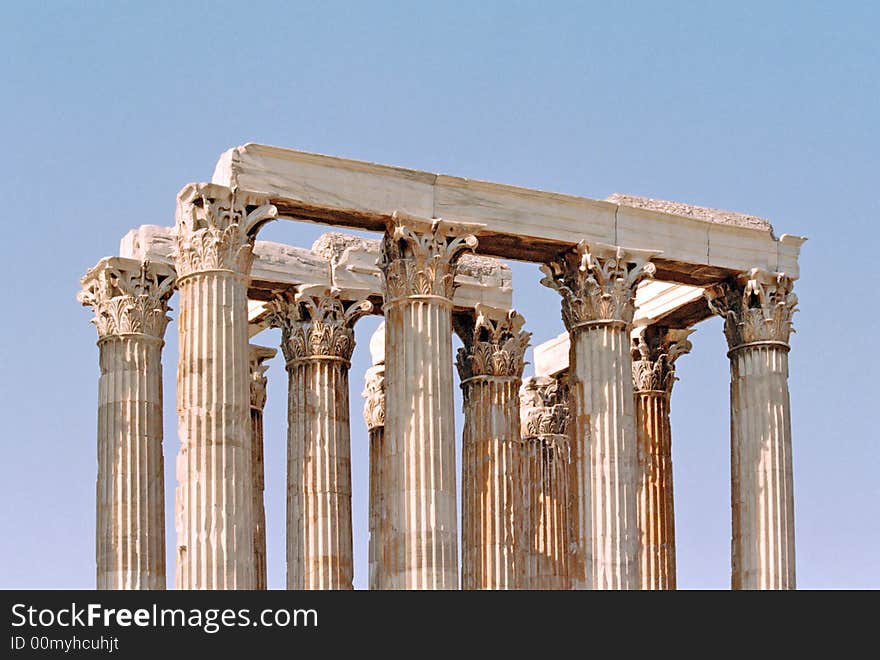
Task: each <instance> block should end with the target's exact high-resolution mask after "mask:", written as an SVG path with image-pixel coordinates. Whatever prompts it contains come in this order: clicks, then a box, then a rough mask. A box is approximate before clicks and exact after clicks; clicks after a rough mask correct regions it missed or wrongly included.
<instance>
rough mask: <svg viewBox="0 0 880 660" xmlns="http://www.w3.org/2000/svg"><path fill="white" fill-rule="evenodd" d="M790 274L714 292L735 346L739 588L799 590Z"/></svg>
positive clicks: (735, 561)
mask: <svg viewBox="0 0 880 660" xmlns="http://www.w3.org/2000/svg"><path fill="white" fill-rule="evenodd" d="M793 284H794V283H793V281H792V279H791V278H789V277H786V276H785V275H784V274H778V273H769V272H766V271H762V270H758V269H753V270H752V271H750V272H749V273H748V274H745V275H743V276H742V277H740V278H739V280H738V281H737V282H736V284H735V285H731V286H727V285H722V286H720V287H718V288H716V289H715V290H714V291H711V292H709V294H708V297H709V306H710V308H711V309H712V310H713V311H714V312H715V313H717V314H719V315H720V316H722V317H723V318H724V334H725V335H726V337H727V343H728V346H729V347H730V351H729V352H728V354H727V355H728V357H729V358H730V443H731V446H730V457H731V460H730V467H731V506H732V510H733V534H732V540H731V563H732V571H731V572H732V580H731V582H732V586H733V588H734V589H794V588H795V551H794V483H793V476H792V459H791V407H790V402H789V394H788V351H789V344H788V340H789V336H790V334H791V332H792V327H791V320H792V315H793V314H794V312H795V311H796V309H797V297H796V296H795V295H794V293H793V292H792V288H793Z"/></svg>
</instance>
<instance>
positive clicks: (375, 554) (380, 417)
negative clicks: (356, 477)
mask: <svg viewBox="0 0 880 660" xmlns="http://www.w3.org/2000/svg"><path fill="white" fill-rule="evenodd" d="M363 395H364V399H365V402H364V422H365V423H366V425H367V432H368V433H369V435H370V504H369V510H370V512H369V524H370V548H369V563H370V581H369V586H370V589H372V590H376V589H384V588H385V576H384V574H383V568H384V562H383V561H382V548H383V547H384V543H383V540H382V539H383V536H384V535H383V528H384V525H385V523H386V522H387V515H386V513H385V507H384V501H385V483H384V481H383V479H382V475H383V472H384V470H383V469H382V468H383V464H382V439H383V436H384V435H385V365H384V364H378V365H373V366H372V367H370V368H369V369H368V370H367V374H366V384H365V387H364V393H363Z"/></svg>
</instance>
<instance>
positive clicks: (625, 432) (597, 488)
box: [571, 324, 640, 589]
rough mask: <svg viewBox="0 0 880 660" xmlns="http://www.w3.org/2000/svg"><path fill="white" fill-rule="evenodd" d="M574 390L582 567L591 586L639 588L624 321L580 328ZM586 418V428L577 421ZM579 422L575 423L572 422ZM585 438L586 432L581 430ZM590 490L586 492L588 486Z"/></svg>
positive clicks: (574, 346) (631, 404) (633, 441)
mask: <svg viewBox="0 0 880 660" xmlns="http://www.w3.org/2000/svg"><path fill="white" fill-rule="evenodd" d="M571 368H572V374H573V376H574V377H573V378H572V388H573V391H574V392H575V393H576V394H575V398H576V399H577V404H576V410H577V417H576V419H575V442H577V443H578V444H579V446H588V447H589V449H588V452H589V454H587V453H586V452H579V453H578V456H577V459H578V462H579V464H578V468H577V471H578V474H579V475H583V478H582V479H581V480H580V481H579V484H578V485H579V487H580V488H581V489H582V491H581V493H580V494H579V501H580V502H584V500H585V498H586V497H587V492H589V497H590V499H591V500H592V502H593V506H592V507H590V508H591V511H590V513H589V516H588V514H587V510H588V507H587V506H583V508H582V509H581V511H582V514H581V518H580V526H581V534H582V535H583V534H584V532H585V531H586V529H587V525H590V526H591V536H592V548H591V549H590V550H588V551H587V553H586V559H585V562H584V563H585V565H586V566H589V565H590V562H591V560H592V565H593V587H594V588H595V589H637V588H638V587H639V582H640V581H639V570H638V563H637V561H638V560H637V557H638V547H639V546H638V543H639V533H638V521H637V504H636V495H637V491H638V472H637V461H638V458H637V449H636V434H635V419H634V410H633V408H634V402H633V390H632V375H631V370H632V367H631V362H630V355H629V332H628V331H627V329H626V327H625V326H624V325H622V324H603V325H598V326H586V327H584V328H582V329H581V330H580V331H579V332H576V333H575V334H574V339H573V341H572V355H571ZM583 415H587V416H588V417H589V422H588V424H589V426H588V427H587V426H586V425H585V424H579V423H578V422H579V421H581V422H583V421H584V420H583V417H582V416H583ZM578 418H580V419H578ZM587 429H589V430H588V432H587V433H584V431H585V430H587ZM587 488H589V491H587V490H586V489H587Z"/></svg>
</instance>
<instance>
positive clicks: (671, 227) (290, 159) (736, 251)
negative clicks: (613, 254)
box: [212, 144, 805, 285]
mask: <svg viewBox="0 0 880 660" xmlns="http://www.w3.org/2000/svg"><path fill="white" fill-rule="evenodd" d="M212 181H213V182H214V183H217V184H221V185H224V186H230V187H238V188H241V189H245V190H249V191H253V192H257V193H260V194H263V195H266V196H267V197H268V199H269V200H270V201H271V203H272V204H274V205H275V206H276V207H277V209H278V212H279V216H281V217H286V218H289V219H294V220H306V221H310V222H317V223H321V224H329V225H336V226H342V227H351V228H354V229H365V230H369V231H375V232H382V231H384V230H385V227H386V225H387V223H388V221H389V220H390V219H391V216H392V214H393V213H394V212H398V213H406V214H411V215H413V216H417V217H421V218H443V219H444V220H447V221H450V222H459V223H470V224H479V225H481V228H480V229H479V230H478V231H476V232H475V233H476V236H477V239H478V241H479V245H478V247H477V252H478V253H480V254H486V255H489V256H496V257H503V258H508V259H518V260H523V261H533V262H546V261H548V260H550V259H553V258H554V257H556V256H557V255H558V254H559V253H560V252H561V251H563V250H565V249H568V248H570V247H572V246H574V245H575V244H576V243H577V242H578V241H580V240H586V241H588V242H589V243H593V242H596V243H604V244H609V245H620V246H623V247H626V248H630V249H643V250H651V251H653V252H655V253H660V254H658V255H657V256H656V257H655V258H654V259H653V260H652V262H653V263H654V264H655V266H656V268H657V273H656V278H657V279H660V280H668V281H671V282H680V283H684V284H696V285H706V284H711V283H714V282H719V281H722V280H724V279H726V278H728V277H729V276H731V275H736V274H738V273H740V272H742V271H747V270H749V269H750V268H754V267H756V266H757V267H759V268H763V269H766V270H769V271H773V272H784V273H786V275H788V276H789V277H792V278H797V277H798V274H799V273H798V264H797V258H798V254H799V252H800V247H801V245H802V243H803V241H804V240H805V239H804V238H803V237H800V236H793V235H789V234H783V235H782V236H781V237H779V238H777V237H776V236H775V234H774V233H773V228H772V226H771V225H770V223H769V222H768V221H766V220H764V219H762V218H757V217H755V216H749V215H744V214H739V213H733V212H729V211H719V210H716V209H708V208H703V207H696V206H691V205H686V204H679V203H676V202H665V201H660V200H651V199H646V198H641V197H633V196H626V195H619V194H615V195H612V196H611V197H609V198H608V199H606V200H595V199H588V198H585V197H576V196H572V195H563V194H559V193H553V192H545V191H541V190H531V189H527V188H519V187H515V186H509V185H503V184H498V183H489V182H485V181H476V180H473V179H466V178H462V177H455V176H447V175H443V174H435V173H431V172H421V171H416V170H409V169H404V168H400V167H390V166H387V165H377V164H375V163H367V162H362V161H356V160H350V159H346V158H337V157H334V156H324V155H319V154H312V153H305V152H301V151H296V150H293V149H282V148H279V147H271V146H266V145H260V144H245V145H243V146H239V147H235V148H233V149H229V150H228V151H226V152H225V153H224V154H223V155H222V156H221V157H220V159H219V161H218V162H217V165H216V168H215V170H214V175H213V178H212Z"/></svg>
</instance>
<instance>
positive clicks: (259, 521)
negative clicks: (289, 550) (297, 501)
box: [248, 344, 278, 590]
mask: <svg viewBox="0 0 880 660" xmlns="http://www.w3.org/2000/svg"><path fill="white" fill-rule="evenodd" d="M248 348H249V350H250V354H249V357H250V375H251V381H250V382H251V475H252V476H251V481H252V485H253V493H254V504H253V510H254V575H255V577H254V580H255V583H254V589H260V590H264V589H266V588H267V587H266V503H265V500H264V499H263V491H264V490H265V487H266V486H265V484H266V471H265V468H264V462H263V408H264V407H265V405H266V385H267V383H268V379H267V378H266V370H267V369H268V368H269V365H268V364H263V363H264V362H265V361H266V360H271V359H272V358H273V357H275V354H276V353H277V352H278V351H276V350H275V349H274V348H267V347H266V346H257V345H255V344H251V345H250V346H249V347H248Z"/></svg>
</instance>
